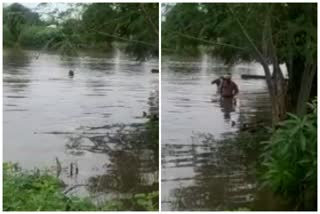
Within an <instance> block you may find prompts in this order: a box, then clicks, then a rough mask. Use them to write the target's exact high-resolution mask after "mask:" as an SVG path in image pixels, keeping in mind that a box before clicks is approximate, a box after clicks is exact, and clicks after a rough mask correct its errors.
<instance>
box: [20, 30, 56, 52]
mask: <svg viewBox="0 0 320 214" xmlns="http://www.w3.org/2000/svg"><path fill="white" fill-rule="evenodd" d="M59 38H61V31H60V30H58V29H55V28H48V27H46V26H35V25H34V26H24V28H23V30H22V32H21V35H20V39H19V42H20V45H21V46H22V47H25V48H30V49H43V48H45V47H47V46H49V45H50V44H49V43H52V41H57V40H58V39H59Z"/></svg>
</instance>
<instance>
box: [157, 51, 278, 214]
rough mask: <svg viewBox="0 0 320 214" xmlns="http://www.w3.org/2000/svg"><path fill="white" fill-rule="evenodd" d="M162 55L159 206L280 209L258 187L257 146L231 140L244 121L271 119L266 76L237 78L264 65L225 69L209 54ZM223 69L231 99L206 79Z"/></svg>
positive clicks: (225, 67)
mask: <svg viewBox="0 0 320 214" xmlns="http://www.w3.org/2000/svg"><path fill="white" fill-rule="evenodd" d="M163 59H164V60H163V62H162V74H161V75H162V76H161V78H162V82H161V83H162V142H161V146H162V153H161V156H162V157H161V161H162V174H161V179H162V180H161V182H162V191H161V195H162V210H233V209H238V208H250V209H253V210H272V209H280V208H279V207H276V206H277V205H276V204H275V203H274V200H269V199H268V198H267V194H260V192H259V191H258V188H257V181H256V176H255V175H256V172H255V168H254V166H255V160H256V157H257V155H258V154H257V152H256V150H253V152H252V151H250V150H246V149H243V148H242V147H241V146H240V145H239V143H237V141H236V140H235V137H236V136H237V135H238V133H239V130H240V129H242V128H243V127H244V126H245V125H246V124H248V123H249V124H250V123H253V124H259V123H264V124H269V123H270V118H271V117H270V102H269V98H268V93H267V86H266V84H265V81H264V80H243V79H241V74H259V75H261V74H263V70H262V68H261V67H260V66H259V65H257V64H239V65H236V66H233V67H228V66H225V65H223V64H222V63H220V62H219V61H216V60H211V59H210V58H208V57H202V58H201V59H187V60H186V59H178V60H175V59H173V58H163ZM227 72H230V73H232V79H233V81H235V82H236V83H237V84H238V86H239V89H240V93H239V95H238V96H237V98H235V99H221V98H220V96H219V95H218V94H217V93H216V90H217V87H216V86H215V85H211V84H210V83H211V81H212V80H214V79H216V78H218V77H219V76H221V75H224V74H226V73H227ZM248 139H249V138H248ZM248 143H249V142H248ZM263 200H266V201H268V202H266V203H264V204H263V203H261V201H263ZM275 207H276V208H275Z"/></svg>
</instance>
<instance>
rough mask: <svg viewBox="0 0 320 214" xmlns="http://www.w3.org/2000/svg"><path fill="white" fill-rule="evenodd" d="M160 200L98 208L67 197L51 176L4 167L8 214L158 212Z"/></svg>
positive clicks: (146, 197) (142, 198)
mask: <svg viewBox="0 0 320 214" xmlns="http://www.w3.org/2000/svg"><path fill="white" fill-rule="evenodd" d="M158 198H159V195H158V192H152V193H148V194H136V195H134V196H133V198H132V199H123V200H118V201H110V202H107V203H105V204H104V205H102V206H96V205H95V204H94V203H93V202H91V201H90V200H89V199H88V198H79V197H69V196H66V195H65V194H64V193H63V183H62V182H61V181H60V180H59V179H58V178H56V177H55V176H52V175H50V173H49V172H40V171H38V170H35V171H30V172H27V171H23V170H22V169H21V168H19V166H18V165H17V164H12V163H4V164H3V210H4V211H111V210H112V211H120V210H128V208H130V210H141V211H155V210H158Z"/></svg>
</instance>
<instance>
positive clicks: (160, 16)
mask: <svg viewBox="0 0 320 214" xmlns="http://www.w3.org/2000/svg"><path fill="white" fill-rule="evenodd" d="M158 4H159V25H158V26H159V31H158V32H159V62H158V66H159V77H158V78H159V102H158V103H159V107H158V108H159V156H158V157H159V160H158V161H159V173H158V175H159V211H161V120H162V116H161V115H162V114H161V112H162V111H161V103H162V99H161V18H162V14H161V0H159V1H158Z"/></svg>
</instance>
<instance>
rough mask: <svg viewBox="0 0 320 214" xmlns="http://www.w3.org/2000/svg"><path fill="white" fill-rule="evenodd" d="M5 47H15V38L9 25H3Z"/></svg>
mask: <svg viewBox="0 0 320 214" xmlns="http://www.w3.org/2000/svg"><path fill="white" fill-rule="evenodd" d="M2 31H3V46H4V47H12V46H13V45H14V36H13V35H12V33H11V31H10V29H9V27H8V26H7V25H3V28H2Z"/></svg>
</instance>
